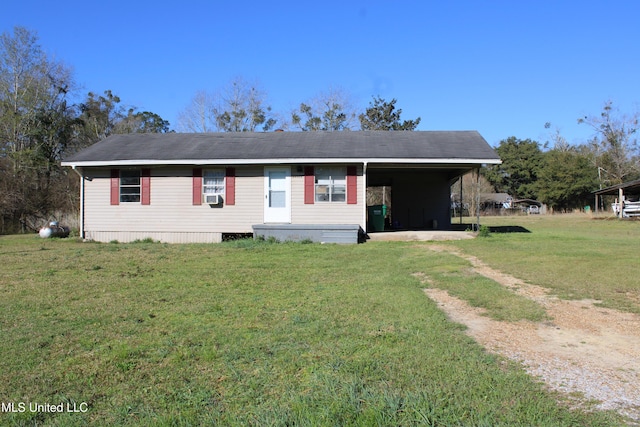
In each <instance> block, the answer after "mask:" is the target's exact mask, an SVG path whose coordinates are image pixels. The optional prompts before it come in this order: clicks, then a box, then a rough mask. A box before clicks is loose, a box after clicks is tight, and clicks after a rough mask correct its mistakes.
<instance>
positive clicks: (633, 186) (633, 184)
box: [593, 179, 640, 196]
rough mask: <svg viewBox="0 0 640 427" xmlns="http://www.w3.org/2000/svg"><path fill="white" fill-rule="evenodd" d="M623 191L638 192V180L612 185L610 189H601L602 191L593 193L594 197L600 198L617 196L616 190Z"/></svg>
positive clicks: (639, 182) (639, 184)
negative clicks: (608, 195) (611, 195)
mask: <svg viewBox="0 0 640 427" xmlns="http://www.w3.org/2000/svg"><path fill="white" fill-rule="evenodd" d="M621 188H622V189H623V190H624V191H625V192H629V191H633V190H639V191H640V179H636V180H635V181H628V182H623V183H622V184H616V185H612V186H611V187H607V188H603V189H602V190H598V191H594V192H593V193H594V194H595V195H596V196H602V195H605V194H618V190H620V189H621Z"/></svg>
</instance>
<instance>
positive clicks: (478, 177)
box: [476, 168, 480, 232]
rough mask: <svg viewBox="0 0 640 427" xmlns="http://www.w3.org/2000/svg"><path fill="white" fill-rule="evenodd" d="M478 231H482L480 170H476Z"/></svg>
mask: <svg viewBox="0 0 640 427" xmlns="http://www.w3.org/2000/svg"><path fill="white" fill-rule="evenodd" d="M476 219H477V222H476V231H478V232H479V231H480V168H478V169H476Z"/></svg>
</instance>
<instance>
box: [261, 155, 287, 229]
mask: <svg viewBox="0 0 640 427" xmlns="http://www.w3.org/2000/svg"><path fill="white" fill-rule="evenodd" d="M264 222H265V223H268V222H276V223H290V222H291V168H289V167H266V168H264Z"/></svg>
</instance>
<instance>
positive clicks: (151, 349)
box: [0, 223, 624, 426]
mask: <svg viewBox="0 0 640 427" xmlns="http://www.w3.org/2000/svg"><path fill="white" fill-rule="evenodd" d="M602 224H603V225H602V226H604V225H605V224H604V223H602ZM527 226H530V227H531V228H532V231H533V233H531V234H530V235H529V237H530V238H532V239H533V240H534V241H537V240H552V241H558V242H562V241H564V239H563V238H557V239H556V238H554V237H553V234H545V233H542V232H538V231H537V229H536V227H535V226H534V225H533V224H527ZM599 226H600V225H599ZM612 227H618V226H617V225H615V224H614V225H612ZM615 229H616V230H617V228H615ZM558 232H559V233H560V231H558ZM585 233H586V234H588V233H587V232H585ZM620 234H624V233H620ZM567 235H570V234H569V233H568V232H565V233H564V234H562V236H567ZM620 238H622V237H620ZM509 239H516V240H517V239H524V237H521V236H520V235H515V234H511V235H504V236H497V235H495V236H493V235H492V236H491V237H489V238H487V239H484V240H482V241H480V240H478V241H477V242H478V243H476V242H471V243H468V244H467V243H463V242H459V243H458V244H460V245H464V248H465V250H469V251H474V250H477V251H483V250H486V249H483V246H482V245H488V246H485V248H486V247H491V248H493V247H502V246H504V245H506V244H512V245H514V246H515V247H520V246H521V244H522V242H526V239H525V240H520V242H521V243H520V244H515V243H510V240H509ZM602 240H603V241H604V240H606V239H604V238H603V239H602ZM579 242H580V244H579V250H580V251H583V250H586V248H585V245H583V244H582V242H583V241H579ZM474 244H475V245H477V246H473V245H474ZM536 245H542V243H536ZM594 250H595V249H594ZM575 251H578V249H576V250H575ZM534 253H537V251H534ZM575 256H579V254H578V253H576V254H575ZM482 258H483V259H485V256H484V254H483V256H482ZM0 260H1V261H2V267H1V269H0V328H1V330H2V346H1V347H0V372H2V382H0V401H1V402H2V404H3V410H4V412H5V413H1V414H0V424H2V425H5V424H8V425H12V424H13V425H38V426H41V425H58V426H73V425H77V426H80V425H87V424H94V425H149V426H156V425H157V426H164V425H202V424H216V423H217V424H218V425H256V426H265V425H274V426H285V425H302V426H306V425H308V426H318V425H336V426H345V425H359V426H371V425H381V426H387V425H389V426H397V425H403V426H410V425H432V426H458V425H473V426H500V425H503V426H531V425H536V426H545V425H546V426H583V425H589V426H609V425H619V424H621V420H620V418H618V417H617V416H615V415H614V414H611V413H602V412H596V413H584V412H581V411H578V410H570V409H568V408H567V406H566V405H564V404H562V403H558V396H556V395H553V394H550V393H548V392H546V391H544V388H543V386H542V385H541V384H540V383H538V382H535V381H534V380H532V379H531V378H530V377H529V376H527V375H526V374H525V373H524V371H523V370H522V369H520V368H519V367H518V366H515V365H514V364H512V363H510V362H508V361H506V360H504V359H500V358H498V357H495V356H492V355H489V354H487V353H485V352H484V351H483V349H482V348H481V347H479V346H478V345H476V344H475V343H474V342H473V341H472V340H471V339H470V338H468V337H467V336H466V335H465V334H464V333H463V331H462V327H461V326H459V325H456V324H453V323H451V322H449V321H447V319H446V318H445V316H444V315H443V313H442V312H441V311H439V310H438V308H437V307H436V305H435V304H434V303H433V302H432V301H430V300H429V299H428V298H427V297H426V296H425V294H424V293H423V291H422V288H423V287H424V286H425V285H423V284H421V280H420V277H419V275H417V274H416V273H421V274H426V275H428V276H429V277H430V279H431V280H433V281H434V285H441V286H446V287H449V288H457V289H459V290H460V292H464V288H465V286H464V285H465V284H468V283H474V284H475V286H474V287H475V288H479V289H487V290H490V289H492V288H493V286H494V284H493V283H492V282H490V281H486V280H483V279H481V278H478V277H475V276H474V275H472V274H471V273H470V272H469V265H468V264H467V263H466V262H465V261H463V260H460V259H459V258H457V257H454V256H452V255H449V254H444V253H435V252H431V251H427V250H426V249H425V247H424V245H423V244H416V243H415V242H412V243H392V242H369V243H366V244H364V245H349V246H340V245H317V244H291V243H286V244H270V243H268V242H252V241H239V242H230V243H224V244H216V245H164V244H158V243H133V244H116V243H109V244H98V243H81V242H78V241H74V240H73V239H64V240H59V239H50V240H41V239H39V238H37V237H33V236H2V237H0ZM487 261H489V262H491V263H493V262H494V261H495V259H494V258H491V259H487ZM500 267H501V268H504V267H502V264H501V265H500ZM507 267H508V266H507ZM514 268H515V271H512V272H515V273H517V272H518V271H519V270H518V267H514ZM505 270H508V269H507V268H505ZM492 292H498V294H497V295H500V294H499V292H500V291H499V290H494V291H492ZM576 292H578V291H577V290H576ZM476 293H477V292H476ZM469 298H471V296H470V297H469ZM496 298H497V297H494V298H493V299H496ZM505 298H507V297H506V296H505ZM485 303H486V302H482V298H481V296H480V301H479V302H478V304H485ZM514 303H518V304H519V303H522V304H524V302H522V301H519V300H517V301H515V302H514ZM507 305H509V304H507ZM493 310H494V311H493V314H492V315H494V316H498V317H500V316H503V317H504V318H508V319H513V318H517V317H518V314H517V312H518V310H513V309H512V308H505V307H500V306H497V307H494V308H493ZM531 311H532V313H533V314H531V313H529V311H528V310H523V312H525V313H526V314H524V315H523V316H524V317H525V318H526V317H527V316H533V317H534V318H535V316H536V314H535V307H534V308H532V310H531ZM9 403H14V404H15V408H16V409H18V408H19V404H20V403H22V404H25V405H26V410H25V411H24V412H18V413H10V412H7V410H8V409H9ZM61 403H63V404H64V405H66V404H67V403H70V404H71V405H72V406H71V407H73V404H75V405H76V406H75V407H76V408H85V409H86V412H75V413H69V412H63V413H52V412H43V411H34V412H31V411H30V410H29V409H30V404H50V405H59V404H61ZM82 404H85V405H86V406H83V405H82ZM65 408H66V406H65Z"/></svg>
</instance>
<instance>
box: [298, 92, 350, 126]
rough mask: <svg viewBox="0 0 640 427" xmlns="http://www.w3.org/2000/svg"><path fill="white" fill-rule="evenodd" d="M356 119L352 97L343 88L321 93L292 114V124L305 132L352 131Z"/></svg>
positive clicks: (302, 104)
mask: <svg viewBox="0 0 640 427" xmlns="http://www.w3.org/2000/svg"><path fill="white" fill-rule="evenodd" d="M356 118H357V114H356V110H355V108H354V107H353V105H352V102H351V96H350V95H349V94H348V93H347V92H346V91H345V90H344V89H341V88H330V89H329V90H328V91H327V92H321V93H319V94H318V95H316V96H315V97H314V98H312V99H311V100H310V101H308V102H303V103H301V104H300V108H299V109H298V110H295V111H293V112H292V113H291V123H292V124H293V125H294V126H297V127H298V128H300V130H303V131H319V130H323V131H341V130H352V129H354V126H355V121H356Z"/></svg>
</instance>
